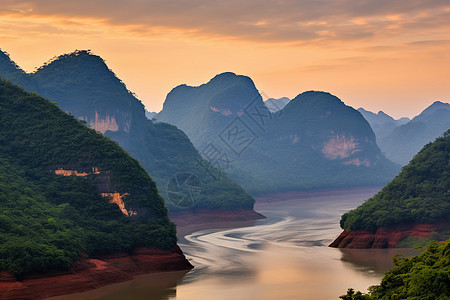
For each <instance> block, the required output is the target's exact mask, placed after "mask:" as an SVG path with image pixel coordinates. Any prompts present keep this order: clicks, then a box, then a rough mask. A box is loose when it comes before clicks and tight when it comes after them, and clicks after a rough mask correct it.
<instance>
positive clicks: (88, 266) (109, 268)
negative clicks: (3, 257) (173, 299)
mask: <svg viewBox="0 0 450 300" xmlns="http://www.w3.org/2000/svg"><path fill="white" fill-rule="evenodd" d="M189 269H192V265H191V264H190V263H189V262H188V261H187V260H186V258H185V257H184V255H183V253H182V252H181V250H180V249H179V248H178V246H176V247H175V248H174V249H173V250H171V251H169V250H159V249H150V248H138V249H136V250H135V251H134V252H133V253H132V254H131V255H129V254H126V253H118V254H115V255H111V256H107V257H101V258H87V257H86V258H83V259H81V260H80V261H77V262H76V263H75V264H74V265H73V267H72V269H71V270H69V271H67V272H59V273H52V274H45V275H38V276H29V277H27V278H24V279H23V280H22V281H16V280H15V278H14V277H13V276H11V275H9V274H8V273H6V272H1V273H0V299H43V298H47V297H51V296H57V295H66V294H73V293H79V292H83V291H87V290H91V289H97V288H99V287H102V286H105V285H108V284H113V283H118V282H123V281H128V280H132V279H133V278H134V276H135V275H138V274H144V273H152V272H163V271H178V270H189Z"/></svg>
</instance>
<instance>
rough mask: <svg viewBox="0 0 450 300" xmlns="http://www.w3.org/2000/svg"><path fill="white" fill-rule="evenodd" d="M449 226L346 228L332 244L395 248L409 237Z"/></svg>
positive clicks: (352, 246)
mask: <svg viewBox="0 0 450 300" xmlns="http://www.w3.org/2000/svg"><path fill="white" fill-rule="evenodd" d="M447 227H448V224H447V223H439V224H407V225H398V226H392V227H380V228H378V229H377V231H376V232H375V233H372V232H368V231H366V230H362V229H361V230H354V231H346V230H344V231H343V232H342V233H341V235H340V236H339V237H338V238H337V239H335V240H334V242H332V243H331V244H330V247H334V248H350V249H368V248H375V249H381V248H395V246H397V244H398V243H400V242H401V241H402V240H404V239H405V238H407V237H410V236H411V237H418V238H421V237H427V236H429V235H430V233H431V232H433V231H441V230H444V229H445V228H447Z"/></svg>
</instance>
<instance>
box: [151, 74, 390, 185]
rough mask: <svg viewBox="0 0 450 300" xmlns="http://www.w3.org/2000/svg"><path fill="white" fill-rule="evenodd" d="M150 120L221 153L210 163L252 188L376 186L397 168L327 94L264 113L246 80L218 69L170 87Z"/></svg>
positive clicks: (355, 116)
mask: <svg viewBox="0 0 450 300" xmlns="http://www.w3.org/2000/svg"><path fill="white" fill-rule="evenodd" d="M156 119H157V121H161V122H167V123H171V124H174V125H175V126H177V127H178V128H180V129H182V130H183V131H184V132H185V133H186V134H187V135H188V136H189V137H190V139H191V140H192V142H193V144H194V145H195V146H196V147H197V149H199V151H200V152H201V153H202V154H203V155H204V157H205V159H208V157H209V159H213V158H211V157H210V156H211V155H210V154H211V153H210V150H211V149H210V148H212V146H214V149H216V150H217V151H218V152H220V153H221V154H222V155H226V158H227V159H226V161H227V164H225V162H224V161H221V162H220V161H216V162H217V164H220V163H221V164H222V167H223V168H225V169H226V170H227V172H228V174H230V176H231V177H232V178H234V179H235V180H236V181H237V182H239V183H241V184H243V186H244V187H245V188H246V189H247V190H248V191H250V192H252V193H265V192H276V191H285V190H296V189H315V188H337V187H350V186H367V185H381V184H384V183H386V182H388V181H389V180H390V179H392V178H393V177H394V176H395V174H396V173H397V172H398V170H399V168H398V166H396V165H395V164H393V163H392V162H390V161H388V160H387V159H386V158H385V157H384V156H383V154H382V153H381V151H380V150H379V148H378V146H377V145H376V142H375V135H374V133H373V131H372V129H371V128H370V125H369V124H368V123H367V121H366V120H365V119H364V118H363V117H362V116H361V114H360V113H359V112H357V111H356V110H354V109H353V108H351V107H349V106H346V105H345V104H344V103H343V102H342V101H341V100H339V99H338V98H337V97H335V96H333V95H331V94H329V93H324V92H314V91H311V92H306V93H303V94H300V95H299V96H297V97H296V98H294V99H293V100H291V101H289V103H288V104H287V105H286V106H285V107H284V108H283V109H282V110H279V111H277V112H275V113H271V112H270V111H269V110H268V108H267V107H266V105H265V103H264V102H263V100H262V98H261V95H260V94H259V92H258V90H257V89H256V87H255V85H254V83H253V81H252V80H251V79H250V78H249V77H246V76H239V75H236V74H233V73H223V74H220V75H217V76H216V77H214V78H213V79H211V81H209V82H208V83H206V84H203V85H201V86H198V87H190V86H186V85H181V86H178V87H176V88H174V89H173V90H172V91H171V92H170V93H169V94H168V95H167V98H166V101H165V102H164V106H163V110H162V111H161V112H160V113H159V114H158V115H157V117H156Z"/></svg>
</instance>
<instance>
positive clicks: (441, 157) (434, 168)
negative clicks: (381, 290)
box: [331, 131, 450, 248]
mask: <svg viewBox="0 0 450 300" xmlns="http://www.w3.org/2000/svg"><path fill="white" fill-rule="evenodd" d="M449 170H450V131H447V132H446V133H445V134H444V136H443V137H441V138H438V139H436V141H434V142H433V143H430V144H427V145H426V146H425V147H424V148H423V149H422V150H421V151H420V152H419V153H418V154H417V155H416V156H415V157H414V158H413V159H412V160H411V162H410V163H409V164H408V165H407V166H405V167H404V168H403V169H402V171H401V173H400V174H399V175H398V176H397V177H396V178H395V179H394V180H392V181H391V182H390V183H389V184H388V185H386V186H385V187H384V188H383V189H382V190H381V191H380V192H379V193H378V194H376V195H375V196H374V197H372V198H370V199H369V200H367V201H366V202H365V203H364V204H363V205H361V206H360V207H358V208H357V209H355V210H352V211H350V212H348V213H345V214H344V215H343V216H342V218H341V227H342V228H343V229H344V232H343V233H342V234H341V236H339V237H338V238H337V239H336V240H335V241H334V242H333V243H332V244H331V246H332V247H341V248H345V247H348V248H371V247H373V248H385V247H395V246H396V245H397V244H398V243H400V242H401V241H402V240H404V239H406V238H408V237H410V236H413V237H426V236H429V235H430V233H431V232H432V231H436V232H438V231H445V230H446V229H447V228H448V227H449V225H450V224H449V223H450V172H449Z"/></svg>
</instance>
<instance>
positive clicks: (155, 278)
mask: <svg viewBox="0 0 450 300" xmlns="http://www.w3.org/2000/svg"><path fill="white" fill-rule="evenodd" d="M186 273H187V271H176V272H164V273H153V274H145V275H138V276H136V278H135V279H134V280H132V281H128V282H122V283H117V284H112V285H108V286H105V287H103V288H99V289H96V290H93V291H88V292H84V293H79V294H74V295H64V296H57V297H52V298H48V299H52V300H78V299H83V300H93V299H96V300H110V299H111V300H123V299H136V300H141V299H142V300H144V299H146V300H169V299H175V298H176V297H177V289H176V286H177V284H178V283H179V282H180V281H181V279H182V278H183V277H184V276H185V275H186Z"/></svg>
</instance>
